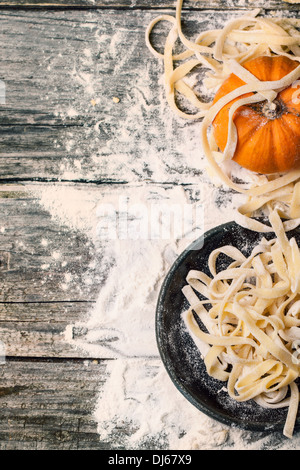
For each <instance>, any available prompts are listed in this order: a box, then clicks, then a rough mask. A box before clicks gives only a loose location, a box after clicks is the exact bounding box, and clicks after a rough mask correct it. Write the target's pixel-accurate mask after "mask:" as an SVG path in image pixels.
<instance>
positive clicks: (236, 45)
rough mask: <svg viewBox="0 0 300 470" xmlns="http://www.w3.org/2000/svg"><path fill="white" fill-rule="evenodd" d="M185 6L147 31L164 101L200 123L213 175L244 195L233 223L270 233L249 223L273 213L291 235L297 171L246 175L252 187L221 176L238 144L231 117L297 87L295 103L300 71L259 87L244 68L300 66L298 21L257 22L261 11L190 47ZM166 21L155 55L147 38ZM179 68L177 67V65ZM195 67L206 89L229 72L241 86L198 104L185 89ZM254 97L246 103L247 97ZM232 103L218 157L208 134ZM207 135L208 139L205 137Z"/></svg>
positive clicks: (299, 219) (299, 183)
mask: <svg viewBox="0 0 300 470" xmlns="http://www.w3.org/2000/svg"><path fill="white" fill-rule="evenodd" d="M182 4H183V0H177V6H176V17H173V16H171V15H161V16H159V17H157V18H155V19H154V20H153V21H152V22H151V23H150V24H149V26H148V28H147V31H146V43H147V45H148V47H149V49H150V50H151V52H152V53H153V54H154V55H155V57H157V58H159V59H162V60H163V62H164V84H165V91H166V98H167V101H168V103H169V105H170V107H171V109H172V110H173V111H174V113H176V114H177V115H178V116H180V117H182V118H184V119H189V120H195V119H202V125H201V140H202V147H203V150H204V153H205V156H206V158H207V161H208V162H209V165H210V168H211V171H213V173H214V175H217V176H218V177H219V179H220V180H221V181H222V182H223V183H224V184H225V185H226V186H228V187H230V188H232V189H234V190H235V191H237V192H240V193H243V194H245V198H246V200H245V203H244V204H243V205H242V206H240V207H239V208H238V211H237V216H236V221H237V222H238V223H239V224H240V225H242V226H244V227H246V228H249V229H251V230H255V231H259V232H270V231H272V229H271V228H270V227H269V226H268V225H267V224H264V223H262V222H259V221H257V220H255V219H254V218H253V217H254V215H255V214H256V213H257V211H259V210H262V209H265V208H267V209H268V211H269V212H270V211H271V210H272V209H274V208H276V209H278V210H279V213H280V215H281V216H282V217H283V218H284V219H285V222H284V226H285V230H292V229H294V228H295V227H297V226H298V225H299V224H300V198H299V197H297V196H299V194H300V170H294V171H291V172H289V173H286V174H279V175H272V176H267V175H258V174H254V173H252V172H250V171H248V172H246V173H247V175H248V176H249V179H250V183H248V184H247V183H246V182H245V183H244V184H237V183H235V182H234V181H233V179H232V176H229V175H228V174H227V171H225V166H226V164H227V165H228V162H230V161H231V159H232V157H233V155H234V151H235V148H236V144H237V133H236V129H235V126H234V123H233V114H234V111H235V110H236V109H238V108H239V107H240V106H242V105H245V104H250V103H257V102H259V101H263V100H266V99H268V100H269V102H272V101H273V100H274V99H275V98H276V96H277V93H278V91H280V90H282V89H284V88H287V87H289V86H295V99H298V100H299V94H300V90H299V84H300V82H299V81H298V80H299V78H300V65H299V66H298V67H297V68H296V69H295V70H293V71H292V72H291V73H290V74H288V75H286V76H285V77H283V78H282V79H281V80H277V81H265V82H263V81H259V80H258V79H257V78H256V77H254V76H253V75H252V74H251V73H250V72H248V71H247V70H245V69H244V68H243V66H242V64H243V63H244V62H246V61H248V60H250V59H254V58H256V57H259V56H262V55H269V56H270V55H278V54H279V55H285V56H287V57H289V58H291V59H292V60H296V61H299V62H300V33H299V31H298V30H297V26H299V20H297V19H293V18H291V19H288V18H272V19H271V18H261V17H258V16H257V15H258V14H259V10H253V11H252V12H248V13H247V14H246V15H244V16H242V17H240V18H235V19H232V20H231V21H229V22H228V23H227V24H226V25H225V27H224V28H223V29H216V30H208V31H204V32H202V33H201V34H199V36H198V37H197V38H196V40H195V41H194V42H193V41H191V40H189V39H187V38H186V36H185V35H184V34H183V31H182V26H181V11H182ZM161 21H166V22H168V23H170V26H171V29H170V32H169V34H168V36H167V39H166V42H165V47H164V52H163V53H160V52H158V51H157V50H156V49H155V48H154V47H153V46H152V44H151V41H150V35H151V32H152V30H153V28H154V26H155V25H156V24H157V23H159V22H161ZM178 39H180V41H181V43H182V44H183V45H184V46H185V48H186V49H185V50H184V51H183V52H181V53H180V54H173V50H174V47H175V42H176V41H177V40H178ZM178 62H179V65H178V64H177V63H178ZM196 67H203V68H204V69H205V70H206V78H205V79H204V82H205V84H206V86H207V88H216V87H217V86H219V85H221V84H222V83H223V81H224V80H225V79H226V78H227V77H228V76H229V74H230V73H231V72H233V73H235V74H236V75H237V76H239V78H241V79H242V80H243V81H244V82H245V85H244V86H241V87H239V88H237V89H236V90H234V91H232V92H231V93H229V94H228V95H226V96H224V97H223V98H222V99H220V100H219V101H218V102H217V103H215V104H214V105H212V101H211V102H209V103H207V102H205V101H203V100H201V99H200V98H199V97H198V96H197V94H196V93H195V92H194V90H193V89H192V88H191V87H190V86H189V85H188V84H187V83H186V80H185V77H186V76H187V75H188V74H189V73H190V72H191V71H192V70H194V69H195V68H196ZM249 92H254V94H253V95H252V96H250V97H249V98H245V97H243V95H245V94H246V93H249ZM177 93H179V94H181V95H182V96H184V97H185V99H187V101H188V102H189V103H190V104H191V105H193V106H194V107H195V108H196V109H197V111H196V112H195V113H188V112H186V111H184V110H182V109H180V108H179V106H178V104H177V99H176V95H177ZM235 98H240V99H238V100H237V101H236V103H235V104H234V105H233V106H232V107H231V111H230V115H229V125H228V140H227V142H228V144H227V146H226V149H225V151H224V153H222V152H220V150H219V149H218V148H217V146H216V143H215V142H214V139H213V135H212V133H210V129H211V124H212V122H213V120H214V118H215V116H216V115H217V114H218V112H219V111H220V109H221V108H222V107H224V106H225V105H226V104H227V103H229V102H230V101H232V100H233V99H235ZM209 133H210V134H209Z"/></svg>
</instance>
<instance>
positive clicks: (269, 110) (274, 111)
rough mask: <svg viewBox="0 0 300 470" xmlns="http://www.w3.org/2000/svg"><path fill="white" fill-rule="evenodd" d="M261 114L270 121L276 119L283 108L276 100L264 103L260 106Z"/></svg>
mask: <svg viewBox="0 0 300 470" xmlns="http://www.w3.org/2000/svg"><path fill="white" fill-rule="evenodd" d="M261 111H262V114H263V115H264V116H265V117H266V118H267V119H270V120H273V119H278V118H279V117H280V116H281V115H282V113H283V106H282V103H280V102H279V101H278V100H275V101H271V102H270V101H266V102H264V104H263V106H262V110H261Z"/></svg>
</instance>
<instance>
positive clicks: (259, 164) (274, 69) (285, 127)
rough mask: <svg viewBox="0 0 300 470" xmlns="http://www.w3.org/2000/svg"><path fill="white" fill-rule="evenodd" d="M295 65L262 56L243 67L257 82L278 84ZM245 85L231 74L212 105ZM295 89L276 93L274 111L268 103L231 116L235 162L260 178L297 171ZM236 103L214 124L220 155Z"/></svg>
mask: <svg viewBox="0 0 300 470" xmlns="http://www.w3.org/2000/svg"><path fill="white" fill-rule="evenodd" d="M298 65H299V62H296V61H293V60H291V59H289V58H288V57H285V56H274V57H265V56H263V57H258V58H256V59H252V60H250V61H248V62H246V63H245V64H243V67H245V69H247V70H249V72H251V73H252V74H253V75H255V77H257V78H258V79H259V80H262V81H268V80H271V81H273V80H280V79H281V78H283V77H284V76H285V75H287V74H288V73H290V72H291V71H292V70H294V69H295V68H296V67H297V66H298ZM244 84H245V82H243V81H242V80H241V79H240V78H238V77H237V76H236V75H234V74H231V75H230V76H229V77H228V79H227V80H225V81H224V83H223V84H222V85H221V87H220V89H219V90H218V92H217V93H216V96H215V99H214V103H216V102H217V101H218V100H219V99H220V98H222V97H223V96H224V95H226V94H228V93H229V92H231V91H232V90H234V89H236V88H238V87H240V86H242V85H244ZM298 89H299V85H298V84H297V86H296V87H295V85H291V86H290V87H288V88H285V89H284V90H283V91H281V92H279V93H278V95H277V97H276V98H275V100H274V104H275V105H276V108H275V109H272V107H270V105H269V103H268V101H267V100H266V101H263V102H260V103H255V104H249V105H245V106H241V107H240V108H239V109H237V111H236V112H235V113H234V115H233V121H234V123H235V126H236V128H237V135H238V141H237V146H236V150H235V153H234V156H233V160H234V161H236V162H237V163H238V164H240V165H241V166H242V167H244V168H247V169H249V170H252V171H255V172H258V173H263V174H272V173H278V172H280V173H283V172H287V171H289V170H292V169H295V168H299V167H300V99H295V92H296V93H298V91H297V90H298ZM251 94H252V93H249V94H247V95H243V97H246V96H250V95H251ZM237 99H240V98H237ZM235 101H236V100H233V101H231V102H230V103H228V104H227V105H226V106H224V107H223V108H222V109H221V110H220V112H219V113H218V114H217V116H216V117H215V119H214V121H213V132H214V137H215V140H216V143H217V145H218V147H219V148H220V149H221V151H224V149H225V146H226V142H227V131H228V119H229V118H228V113H229V109H230V107H231V106H232V104H233V103H234V102H235Z"/></svg>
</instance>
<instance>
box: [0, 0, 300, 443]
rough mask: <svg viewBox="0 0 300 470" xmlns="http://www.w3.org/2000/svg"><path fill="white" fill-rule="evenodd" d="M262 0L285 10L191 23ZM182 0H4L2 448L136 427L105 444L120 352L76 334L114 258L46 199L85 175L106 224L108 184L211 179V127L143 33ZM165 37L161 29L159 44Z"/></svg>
mask: <svg viewBox="0 0 300 470" xmlns="http://www.w3.org/2000/svg"><path fill="white" fill-rule="evenodd" d="M255 6H260V7H264V8H266V9H267V10H272V9H278V10H282V9H285V8H286V4H285V3H284V2H281V1H280V0H270V1H268V3H267V4H266V2H263V1H262V0H256V1H255V2H251V1H250V0H249V1H245V2H240V0H229V1H228V2H225V1H223V0H208V1H203V2H194V1H192V0H191V1H187V2H186V3H185V5H184V9H185V10H186V11H185V15H184V16H185V17H184V24H185V27H187V31H189V32H190V34H192V35H193V34H194V33H196V32H197V30H198V28H199V24H200V25H201V28H206V27H207V26H208V25H214V26H218V25H219V26H222V25H223V24H224V22H225V21H226V20H227V19H229V18H231V17H232V16H233V15H236V14H240V12H241V11H244V10H245V9H247V8H249V7H251V8H253V7H255ZM174 7H175V1H165V0H162V1H160V0H151V1H150V0H119V1H117V2H114V1H112V0H62V1H59V0H45V1H43V0H4V1H0V22H1V31H0V40H1V44H2V49H1V54H0V70H1V72H0V74H1V75H0V79H2V80H4V82H5V84H6V103H5V105H0V111H1V112H0V148H1V153H0V340H1V341H2V343H3V344H4V346H5V353H6V356H7V358H6V362H5V363H4V364H0V408H1V413H0V449H1V450H15V449H20V450H27V449H28V450H31V449H33V450H44V449H46V450H51V449H53V450H68V449H70V450H80V449H84V450H93V449H95V450H101V449H109V448H111V447H112V446H114V447H115V446H116V445H117V444H118V442H119V438H120V437H122V436H124V435H126V433H130V432H132V430H131V429H130V428H128V426H127V425H125V424H124V425H123V426H122V423H121V424H120V426H119V427H118V428H116V431H115V436H114V439H113V442H105V441H104V442H103V441H102V439H101V432H100V434H99V433H98V431H99V430H97V424H96V422H95V420H94V418H93V411H94V408H95V405H96V402H97V398H98V396H99V394H101V391H102V389H103V385H104V383H105V382H106V380H107V372H106V365H107V361H106V360H104V359H103V358H102V359H103V360H98V359H101V358H96V359H97V360H92V359H90V358H89V359H88V358H87V357H86V353H85V352H83V351H81V350H79V349H75V348H74V346H73V345H72V344H70V343H69V341H67V338H66V336H65V333H66V328H67V327H69V326H70V325H73V324H75V323H76V322H78V321H83V320H84V319H85V318H88V317H89V315H90V312H91V309H92V308H93V307H94V305H95V302H96V300H97V298H98V294H99V292H100V290H101V287H102V286H103V284H104V282H105V279H106V276H107V270H108V269H109V263H107V260H106V262H105V263H104V262H103V251H102V249H101V243H97V242H96V241H95V239H94V238H93V237H91V236H89V235H87V231H88V233H89V234H90V231H91V230H93V229H94V227H93V226H91V227H90V226H85V227H84V230H80V229H78V227H77V226H73V220H68V218H67V217H66V218H65V219H63V220H57V218H55V217H53V214H52V213H51V211H50V210H49V206H51V203H53V201H54V199H53V200H48V201H46V200H45V199H44V200H42V199H43V193H45V194H47V195H48V197H50V193H51V197H52V198H55V189H57V190H59V191H61V190H64V189H70V186H69V183H72V185H73V186H72V188H74V189H75V190H76V197H77V199H76V201H78V203H79V202H80V203H81V204H83V203H85V204H86V205H83V208H84V211H85V214H88V218H90V219H91V220H93V221H95V210H96V208H97V204H98V202H99V200H101V197H102V195H105V194H109V192H111V193H113V192H114V191H116V194H118V193H120V194H122V193H124V194H125V193H126V194H129V193H130V194H132V195H134V194H135V186H134V184H140V183H142V184H147V185H149V187H151V188H153V191H155V188H156V187H157V186H158V185H160V186H163V187H173V185H174V186H176V185H179V186H180V185H182V187H184V188H185V190H187V191H188V190H189V189H190V187H191V188H192V187H193V184H195V187H198V184H199V176H201V178H202V180H205V175H200V173H199V170H198V169H197V165H195V166H194V165H193V164H191V161H194V160H195V159H197V155H198V153H197V150H198V149H197V145H195V144H193V145H191V142H197V138H198V137H197V136H198V132H199V130H198V127H197V125H195V124H194V123H193V124H191V123H186V122H181V121H180V120H178V119H176V118H174V116H173V115H172V113H171V111H170V110H169V109H168V106H167V105H166V103H165V100H164V94H163V92H162V87H161V82H160V77H161V73H162V64H161V63H159V62H157V61H156V59H154V58H153V57H152V56H151V54H150V53H149V51H148V50H147V48H146V46H145V41H144V34H145V29H146V26H147V25H148V23H149V22H150V21H151V19H153V18H154V17H155V16H156V15H157V14H160V13H161V11H162V10H163V11H167V12H170V13H172V14H174ZM189 9H190V10H193V14H192V16H190V15H189V14H188V11H187V10H189ZM216 10H218V15H216ZM289 11H290V13H289V14H295V13H291V12H293V11H294V12H295V11H296V12H298V11H299V5H289ZM164 38H165V33H163V30H162V29H160V28H158V29H157V32H156V33H155V35H154V38H153V39H154V41H156V43H157V45H158V46H159V47H160V48H161V47H163V43H164ZM113 97H118V98H119V102H118V103H115V102H114V100H113ZM137 123H138V124H139V125H138V126H137ZM170 136H172V137H170ZM174 136H176V137H174ZM187 156H188V161H187ZM158 175H162V176H160V177H159V178H158ZM161 178H162V180H161ZM36 182H41V183H42V184H43V185H44V186H43V188H42V187H39V185H35V184H34V183H36ZM7 183H18V184H14V185H13V186H10V185H8V184H7ZM52 183H55V184H52ZM40 189H41V191H40ZM126 191H127V192H126ZM66 194H68V197H71V196H70V194H72V197H73V195H74V193H73V192H72V193H70V192H68V193H66ZM220 194H221V193H220ZM220 194H219V195H217V194H216V197H220ZM60 196H61V193H60ZM53 207H54V206H53ZM59 209H61V208H59ZM85 214H83V215H85ZM84 220H86V219H84ZM81 224H82V220H80V223H79V224H78V225H79V226H80V225H81ZM75 225H76V224H75ZM79 333H80V332H79ZM2 343H1V344H2ZM157 446H158V444H157V443H156V448H157Z"/></svg>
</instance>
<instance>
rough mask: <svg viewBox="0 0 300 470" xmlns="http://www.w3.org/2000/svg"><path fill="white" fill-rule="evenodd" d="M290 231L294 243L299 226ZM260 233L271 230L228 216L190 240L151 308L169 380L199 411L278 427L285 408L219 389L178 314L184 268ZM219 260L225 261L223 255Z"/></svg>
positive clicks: (248, 245)
mask: <svg viewBox="0 0 300 470" xmlns="http://www.w3.org/2000/svg"><path fill="white" fill-rule="evenodd" d="M292 235H293V236H294V235H295V236H296V237H297V241H298V243H299V231H297V233H295V232H294V233H293V232H291V233H290V234H289V236H292ZM263 236H265V238H270V237H271V238H273V237H274V234H264V235H262V234H261V233H257V232H253V231H250V230H247V229H245V228H243V227H240V226H239V225H237V224H236V223H235V222H229V223H227V224H224V225H221V226H219V227H216V228H214V229H212V230H210V231H209V232H207V233H206V234H204V236H203V237H201V238H199V239H198V240H196V241H195V242H194V243H192V244H191V245H190V247H189V248H188V249H186V250H185V251H184V252H183V253H182V254H181V255H180V256H179V258H178V259H177V260H176V262H175V263H174V265H173V266H172V268H171V269H170V271H169V273H168V275H167V276H166V279H165V281H164V283H163V285H162V288H161V291H160V295H159V299H158V304H157V310H156V338H157V344H158V348H159V352H160V355H161V358H162V361H163V363H164V366H165V368H166V370H167V372H168V373H169V375H170V377H171V379H172V381H173V383H174V384H175V386H176V387H177V388H178V390H179V391H180V392H181V393H182V394H183V395H184V396H185V397H186V398H187V400H189V401H190V402H191V403H192V404H193V405H195V406H196V407H197V408H198V409H199V410H200V411H202V412H204V413H205V414H207V415H208V416H210V417H212V418H214V419H216V420H218V421H220V422H222V423H225V424H227V425H236V426H239V427H241V428H244V429H248V430H252V431H275V430H278V431H279V430H282V429H283V426H284V423H285V420H286V414H287V408H281V409H275V410H273V409H266V408H262V407H261V406H259V405H257V404H256V403H255V402H254V401H253V400H250V401H248V402H244V403H238V402H236V401H235V400H233V399H231V398H230V397H229V396H228V394H227V392H226V391H225V390H224V389H223V387H224V386H225V387H226V383H224V382H221V381H218V380H216V379H213V378H211V377H210V376H208V374H207V372H206V368H205V365H204V363H203V360H202V359H201V356H200V352H199V350H198V349H197V347H196V346H195V344H194V342H193V340H192V339H191V337H190V335H189V333H188V332H187V330H186V328H185V325H184V323H183V321H182V319H181V313H182V312H183V311H185V310H186V309H187V308H188V303H187V301H186V299H185V297H184V296H183V294H182V292H181V289H182V287H183V286H184V285H186V276H187V274H188V272H189V270H190V269H197V270H201V271H204V272H206V273H207V274H209V271H208V268H207V261H208V257H209V254H210V253H211V251H212V250H214V249H215V248H218V247H221V246H224V245H233V246H235V247H237V248H239V249H240V250H241V251H242V252H243V253H244V254H245V255H248V254H250V252H251V251H252V249H253V247H254V246H255V245H257V244H258V242H259V241H260V240H261V238H262V237H263ZM221 261H222V262H223V263H226V259H225V255H224V259H223V260H221ZM228 262H229V260H228V259H227V263H228ZM299 423H300V421H299V418H298V423H297V424H299Z"/></svg>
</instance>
